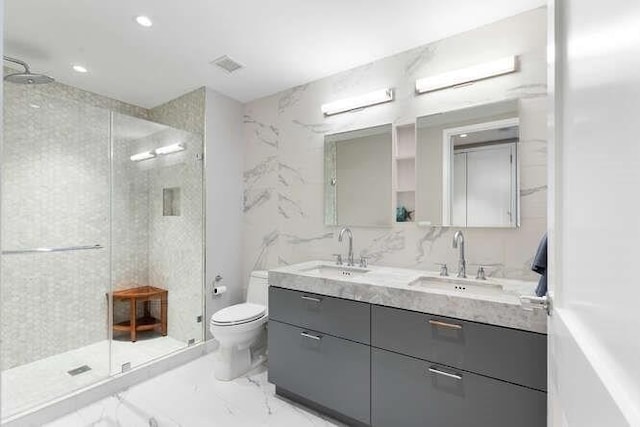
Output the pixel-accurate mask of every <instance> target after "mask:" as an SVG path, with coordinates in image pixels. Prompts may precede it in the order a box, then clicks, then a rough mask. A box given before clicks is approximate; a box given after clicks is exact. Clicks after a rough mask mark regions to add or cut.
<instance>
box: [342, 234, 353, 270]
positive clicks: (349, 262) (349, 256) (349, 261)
mask: <svg viewBox="0 0 640 427" xmlns="http://www.w3.org/2000/svg"><path fill="white" fill-rule="evenodd" d="M344 233H347V235H348V237H349V253H348V254H347V265H348V266H349V267H353V233H351V229H350V228H349V227H344V228H343V229H342V230H340V234H338V242H342V236H343V235H344Z"/></svg>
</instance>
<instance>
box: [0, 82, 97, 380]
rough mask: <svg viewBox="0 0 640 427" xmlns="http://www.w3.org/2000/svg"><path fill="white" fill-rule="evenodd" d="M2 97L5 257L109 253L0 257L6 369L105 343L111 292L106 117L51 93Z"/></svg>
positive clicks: (22, 91)
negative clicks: (95, 247) (54, 250)
mask: <svg viewBox="0 0 640 427" xmlns="http://www.w3.org/2000/svg"><path fill="white" fill-rule="evenodd" d="M56 88H57V89H59V85H57V86H55V87H54V88H53V89H56ZM60 90H61V89H60ZM54 92H57V90H54ZM70 92H73V91H70ZM65 93H66V92H65ZM4 97H5V98H4V99H5V103H4V153H3V154H4V158H3V169H2V196H3V209H2V248H3V250H15V249H28V248H38V247H66V246H77V245H94V244H101V245H103V246H104V247H105V249H101V250H90V251H77V252H60V253H30V254H18V255H6V256H3V257H2V286H3V298H2V303H1V304H2V306H1V307H0V309H1V310H2V325H1V326H0V331H1V335H2V343H3V345H2V346H1V352H2V353H1V355H0V359H1V360H2V369H6V368H10V367H14V366H17V365H20V364H24V363H28V362H30V361H33V360H37V359H41V358H43V357H47V356H50V355H52V354H56V353H60V352H63V351H66V350H70V349H73V348H77V347H81V346H84V345H88V344H91V343H93V342H96V341H99V340H104V339H106V338H107V328H106V322H105V320H106V315H107V314H106V313H107V311H106V308H107V300H106V293H107V291H108V289H109V250H108V244H109V157H108V154H109V112H108V111H107V110H104V109H98V108H94V107H90V106H87V105H85V104H82V103H79V102H76V101H73V100H70V99H61V98H58V97H55V96H50V95H49V93H48V92H47V88H27V87H26V86H17V85H13V84H6V85H5V86H4Z"/></svg>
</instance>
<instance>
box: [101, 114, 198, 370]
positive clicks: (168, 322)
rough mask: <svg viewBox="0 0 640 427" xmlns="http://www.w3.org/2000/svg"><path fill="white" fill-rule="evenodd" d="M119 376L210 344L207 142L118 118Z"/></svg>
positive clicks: (115, 352)
mask: <svg viewBox="0 0 640 427" xmlns="http://www.w3.org/2000/svg"><path fill="white" fill-rule="evenodd" d="M112 145H113V154H112V156H113V157H112V174H113V180H112V191H111V195H112V204H111V205H112V242H113V243H112V245H113V246H112V248H113V250H112V254H113V255H112V256H113V258H112V288H113V320H112V322H113V323H112V328H113V341H112V346H111V348H112V366H111V369H112V372H113V373H119V372H122V371H126V370H128V369H130V368H133V367H136V366H140V365H143V364H146V363H148V362H151V361H152V360H154V359H156V358H158V357H162V356H165V355H167V354H169V353H171V352H174V351H177V350H180V349H183V348H185V347H187V346H189V345H192V344H195V343H197V342H200V341H202V340H203V337H204V330H203V325H204V322H203V321H202V320H203V319H202V315H203V313H204V307H203V282H204V278H203V276H204V248H203V233H204V214H203V206H204V205H203V201H204V198H203V162H202V137H201V136H200V135H195V134H192V133H189V132H185V131H182V130H178V129H174V128H171V127H169V126H165V125H162V124H159V123H154V122H149V121H146V120H141V119H137V118H134V117H130V116H126V115H122V114H118V113H113V119H112Z"/></svg>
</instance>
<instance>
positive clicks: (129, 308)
mask: <svg viewBox="0 0 640 427" xmlns="http://www.w3.org/2000/svg"><path fill="white" fill-rule="evenodd" d="M24 65H25V72H24V73H17V74H16V73H13V74H11V73H12V71H8V73H9V76H7V77H5V79H6V81H8V82H6V83H5V85H4V115H3V120H4V135H3V136H4V142H3V145H4V146H3V153H2V165H1V166H2V168H1V169H2V172H1V173H2V176H1V180H2V186H1V196H2V212H1V215H2V234H1V237H2V239H1V245H2V257H1V263H2V266H1V267H2V272H1V282H0V293H1V294H2V298H1V301H0V338H1V340H2V346H0V351H1V354H0V360H1V364H2V365H1V370H2V385H1V390H2V417H3V419H6V417H11V416H12V415H15V414H17V413H21V412H24V411H26V410H29V409H30V408H33V407H35V406H37V405H41V404H45V403H47V402H50V401H51V400H53V399H55V398H59V397H62V396H65V395H68V394H69V393H70V392H72V391H74V390H76V389H79V388H83V387H86V386H89V385H92V384H94V383H96V382H99V381H102V380H104V379H107V378H109V377H110V376H112V375H114V374H119V373H121V372H126V371H127V370H129V369H131V368H135V367H136V366H140V365H142V364H146V363H149V362H150V361H152V360H154V359H156V358H158V357H160V356H164V355H166V354H168V353H171V352H173V351H176V350H180V349H183V348H185V347H187V346H189V345H191V344H194V343H197V342H200V341H202V340H203V336H204V334H203V332H204V329H203V324H204V322H202V315H203V292H202V290H203V269H204V262H203V255H204V253H203V252H204V250H203V228H204V215H203V162H202V155H203V153H202V150H203V147H202V137H201V136H200V135H196V134H192V133H189V132H185V131H182V130H178V129H174V128H171V127H168V126H165V125H162V124H158V123H153V122H150V121H147V120H142V119H140V118H135V117H131V116H128V115H124V114H120V113H115V112H112V111H109V110H107V109H103V108H97V107H95V106H90V105H89V104H87V103H85V102H83V100H82V98H81V97H76V98H78V99H74V96H75V95H73V94H74V93H79V92H80V91H77V90H76V89H72V88H69V87H67V86H63V85H59V84H57V83H54V84H52V85H38V84H35V83H42V82H44V81H45V78H44V77H41V78H40V77H34V76H35V75H34V74H31V73H30V71H29V69H28V66H26V64H24ZM6 73H7V70H6V69H5V74H6ZM11 75H13V76H14V77H10V76H11ZM27 75H29V76H32V77H31V78H32V79H33V80H34V81H33V82H31V83H32V84H13V83H15V82H18V83H29V82H28V81H27V80H28V77H27ZM18 76H21V77H18ZM141 110H142V109H141ZM176 145H179V146H180V149H179V150H177V149H175V147H174V146H176ZM167 147H174V148H167ZM141 152H152V153H154V156H153V157H152V158H148V159H146V160H142V161H134V160H132V157H133V156H135V155H136V154H138V153H141Z"/></svg>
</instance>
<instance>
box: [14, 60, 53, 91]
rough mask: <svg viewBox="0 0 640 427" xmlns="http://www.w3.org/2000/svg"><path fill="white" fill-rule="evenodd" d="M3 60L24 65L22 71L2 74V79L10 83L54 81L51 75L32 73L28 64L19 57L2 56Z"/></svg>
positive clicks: (23, 83) (28, 83)
mask: <svg viewBox="0 0 640 427" xmlns="http://www.w3.org/2000/svg"><path fill="white" fill-rule="evenodd" d="M3 59H4V60H5V61H9V62H13V63H14V64H18V65H20V66H22V67H24V72H21V73H12V74H7V75H6V76H4V80H5V81H7V82H11V83H16V84H21V85H40V84H47V83H52V82H54V81H55V79H54V78H53V77H49V76H47V75H44V74H36V73H32V72H31V70H30V69H29V65H28V64H27V63H26V62H24V61H21V60H19V59H15V58H10V57H8V56H3Z"/></svg>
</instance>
